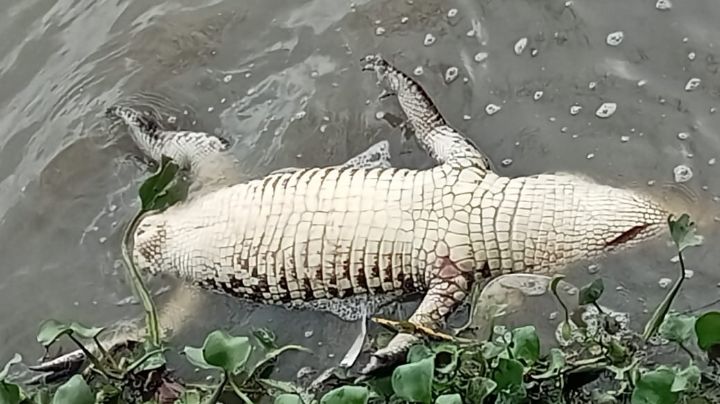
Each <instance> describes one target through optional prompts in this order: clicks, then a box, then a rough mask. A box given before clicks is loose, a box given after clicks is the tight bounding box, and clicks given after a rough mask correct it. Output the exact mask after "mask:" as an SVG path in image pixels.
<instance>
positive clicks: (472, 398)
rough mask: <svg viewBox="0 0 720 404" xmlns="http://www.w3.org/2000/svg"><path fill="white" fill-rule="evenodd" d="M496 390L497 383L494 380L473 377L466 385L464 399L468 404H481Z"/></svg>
mask: <svg viewBox="0 0 720 404" xmlns="http://www.w3.org/2000/svg"><path fill="white" fill-rule="evenodd" d="M496 388H497V383H495V381H494V380H492V379H488V378H487V377H475V378H473V379H470V382H469V383H468V388H467V396H466V398H467V400H468V402H470V403H482V402H483V400H484V399H485V398H486V397H488V396H489V395H490V394H492V393H493V392H494V391H495V389H496Z"/></svg>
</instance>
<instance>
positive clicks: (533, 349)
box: [511, 325, 540, 365]
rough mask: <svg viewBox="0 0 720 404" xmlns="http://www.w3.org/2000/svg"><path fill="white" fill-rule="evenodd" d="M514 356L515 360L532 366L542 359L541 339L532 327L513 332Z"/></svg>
mask: <svg viewBox="0 0 720 404" xmlns="http://www.w3.org/2000/svg"><path fill="white" fill-rule="evenodd" d="M511 351H512V354H513V357H514V358H515V359H519V360H522V361H525V363H526V364H528V365H532V364H533V363H535V362H536V361H537V360H538V358H539V357H540V338H539V337H538V335H537V332H536V331H535V327H534V326H532V325H528V326H524V327H519V328H515V329H514V330H512V349H511Z"/></svg>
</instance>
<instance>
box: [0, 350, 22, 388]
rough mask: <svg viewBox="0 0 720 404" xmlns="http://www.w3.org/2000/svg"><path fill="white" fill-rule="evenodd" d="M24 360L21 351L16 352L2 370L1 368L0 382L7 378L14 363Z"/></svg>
mask: <svg viewBox="0 0 720 404" xmlns="http://www.w3.org/2000/svg"><path fill="white" fill-rule="evenodd" d="M21 361H22V356H21V355H20V354H19V353H15V355H13V357H12V358H10V360H9V361H8V362H7V363H6V364H5V366H3V368H2V370H0V382H4V381H5V378H7V375H8V373H10V367H11V366H12V365H15V364H18V363H20V362H21Z"/></svg>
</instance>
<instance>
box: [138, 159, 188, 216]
mask: <svg viewBox="0 0 720 404" xmlns="http://www.w3.org/2000/svg"><path fill="white" fill-rule="evenodd" d="M179 171H180V166H178V165H177V164H176V163H174V162H173V161H172V159H170V158H168V157H166V156H162V161H161V163H160V169H159V170H158V172H157V173H156V174H154V175H152V176H151V177H150V178H148V179H147V180H145V181H144V182H143V183H142V185H141V186H140V191H139V196H140V202H141V206H142V211H144V212H145V211H150V210H163V209H166V208H167V207H168V206H171V205H173V204H175V203H177V202H179V201H181V200H183V199H185V198H186V197H187V193H188V189H189V185H190V184H189V183H188V182H187V181H183V180H182V179H181V178H180V175H179Z"/></svg>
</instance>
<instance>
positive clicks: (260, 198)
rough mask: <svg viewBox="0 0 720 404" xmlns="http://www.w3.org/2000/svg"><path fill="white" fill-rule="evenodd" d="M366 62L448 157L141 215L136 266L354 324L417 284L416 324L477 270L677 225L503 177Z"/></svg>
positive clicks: (660, 211) (263, 183) (382, 356)
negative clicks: (428, 163) (419, 295)
mask: <svg viewBox="0 0 720 404" xmlns="http://www.w3.org/2000/svg"><path fill="white" fill-rule="evenodd" d="M364 63H366V65H365V69H367V70H372V71H374V72H376V73H377V76H378V79H379V82H380V83H381V84H382V85H383V86H384V87H385V88H386V89H387V90H388V91H389V92H390V93H389V94H391V95H396V96H397V99H398V101H399V103H400V107H401V108H402V109H403V111H404V112H405V114H406V115H407V119H408V121H409V124H410V126H411V128H412V129H413V131H414V134H415V136H416V138H417V140H418V141H419V143H420V144H421V146H422V147H423V148H424V149H425V150H426V151H427V152H428V153H429V155H430V156H431V157H432V158H433V159H434V160H435V161H436V162H437V163H438V165H436V166H435V167H433V168H430V169H427V170H410V169H397V168H357V167H355V168H351V167H343V166H335V167H325V168H309V169H292V170H291V171H290V172H276V173H273V174H270V175H268V176H267V177H265V178H262V179H257V180H253V181H249V182H245V183H240V184H236V185H232V186H228V187H223V188H221V189H217V190H214V191H212V192H208V193H205V194H202V195H197V196H195V197H193V198H191V199H189V200H188V201H185V202H183V203H180V204H178V205H175V206H172V207H170V208H168V209H167V210H165V211H163V212H160V213H156V214H153V215H148V216H146V217H144V218H143V219H142V221H141V222H140V224H139V226H138V228H137V230H136V233H135V234H134V240H133V241H134V249H133V253H134V260H135V262H136V264H137V265H138V266H139V267H140V268H142V269H145V270H147V271H149V272H151V273H160V272H170V273H177V274H179V275H180V276H182V277H184V278H187V279H188V280H190V281H191V282H192V283H195V284H198V285H200V286H202V287H204V288H207V289H212V290H215V291H218V292H221V293H227V294H230V295H233V296H236V297H239V298H242V299H249V300H253V301H257V302H263V303H269V304H282V305H286V306H289V307H300V308H313V309H320V310H329V311H332V312H334V313H335V314H337V315H339V316H340V317H342V318H345V319H354V318H358V317H359V314H358V313H361V312H362V311H363V310H362V309H364V308H368V307H369V310H368V312H370V313H372V310H373V308H374V307H376V306H377V305H378V304H382V303H384V302H387V301H390V300H392V299H393V298H395V297H396V296H398V295H402V294H405V293H410V292H417V291H419V292H422V293H424V294H425V295H424V298H423V299H422V301H421V303H420V305H419V307H418V308H417V310H416V311H415V312H414V313H413V315H412V316H411V317H410V319H409V320H410V321H413V322H416V323H419V324H423V325H426V326H429V327H440V326H442V323H443V321H444V319H445V318H446V317H447V315H448V314H449V313H451V312H452V311H453V310H454V309H455V308H456V307H457V305H458V304H459V303H461V302H462V301H463V300H464V299H465V298H466V296H467V294H468V292H469V290H470V288H471V287H472V285H473V282H475V279H476V278H490V277H495V276H498V275H501V274H506V273H512V272H524V273H540V274H551V273H555V272H557V271H559V270H561V269H562V268H563V267H564V266H566V265H567V264H569V263H572V262H576V261H578V260H582V259H590V258H594V257H598V256H600V255H603V254H606V253H609V252H611V251H616V250H619V249H622V248H627V247H630V246H634V245H637V244H639V243H641V242H643V241H645V240H647V239H649V238H651V237H654V236H656V235H658V234H660V233H661V232H663V231H664V229H665V228H666V227H665V223H666V219H667V217H668V212H667V211H666V210H665V209H664V208H663V207H662V206H660V205H659V204H657V203H655V202H654V201H652V200H651V199H649V198H648V197H645V196H644V195H641V194H640V193H637V192H633V191H630V190H625V189H619V188H615V187H610V186H606V185H601V184H597V183H594V182H591V181H588V180H586V179H584V178H581V177H577V176H573V175H570V174H541V175H535V176H527V177H518V178H508V177H504V176H500V175H498V174H497V173H495V172H494V171H493V170H492V166H491V164H490V162H489V160H488V159H487V158H486V157H485V156H484V155H483V154H482V153H481V152H480V151H479V150H478V148H477V147H476V146H475V145H474V144H473V143H472V142H471V141H470V140H468V139H467V138H466V137H465V136H463V135H462V134H460V133H459V132H458V131H457V130H455V129H453V128H452V127H451V126H450V125H449V124H448V123H447V122H446V121H445V119H443V117H442V116H441V115H440V113H439V112H438V110H437V108H435V106H434V105H433V103H432V101H431V100H430V98H429V97H428V96H427V94H426V93H425V91H423V90H422V88H421V87H420V85H419V84H418V83H416V82H415V81H414V80H413V79H411V78H410V77H409V76H407V75H405V74H404V73H402V72H400V71H399V70H397V69H395V68H393V67H392V66H391V65H390V64H388V63H387V62H386V61H385V60H383V59H382V58H381V57H380V56H377V55H372V56H368V57H366V58H365V59H364ZM180 133H182V132H180ZM186 143H187V142H186ZM171 150H180V148H171ZM182 150H185V149H182ZM202 158H204V157H202ZM180 159H181V160H183V159H186V161H189V162H190V163H191V165H192V162H193V161H196V159H197V158H196V157H194V156H189V157H184V156H181V157H180ZM414 342H416V338H415V337H414V336H412V335H410V334H398V335H396V336H395V337H394V338H393V340H391V342H390V343H389V344H388V346H387V347H385V348H382V349H380V350H378V351H377V352H375V353H374V354H373V356H372V357H371V360H370V363H369V364H368V365H367V366H366V367H365V369H363V372H365V373H367V372H371V371H373V370H376V369H378V368H380V367H383V366H384V365H386V364H389V363H393V362H394V361H395V360H397V359H401V358H402V355H403V354H404V353H405V352H406V351H407V348H408V347H409V345H410V344H412V343H414Z"/></svg>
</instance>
